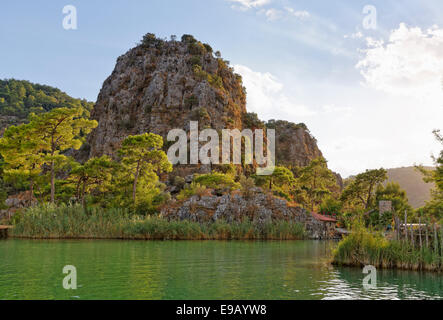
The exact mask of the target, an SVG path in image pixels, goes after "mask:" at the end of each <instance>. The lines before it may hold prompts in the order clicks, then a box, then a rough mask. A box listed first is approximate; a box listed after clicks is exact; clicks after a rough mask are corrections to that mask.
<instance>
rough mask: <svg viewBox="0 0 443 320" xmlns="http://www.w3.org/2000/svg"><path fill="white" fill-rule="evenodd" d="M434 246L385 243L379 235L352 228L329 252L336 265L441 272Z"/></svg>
mask: <svg viewBox="0 0 443 320" xmlns="http://www.w3.org/2000/svg"><path fill="white" fill-rule="evenodd" d="M440 249H441V248H439V245H438V243H436V244H434V245H433V246H429V247H426V246H422V247H421V248H420V247H418V246H417V245H413V244H411V243H410V242H408V241H404V240H387V239H386V238H385V237H384V236H383V235H382V234H380V233H374V232H371V231H369V230H367V229H365V228H356V229H353V230H352V233H351V234H350V235H348V236H346V237H345V238H344V239H343V240H342V241H341V242H339V244H338V246H337V248H336V249H334V251H333V263H334V264H336V265H347V266H365V265H373V266H375V267H379V268H397V269H407V270H428V271H443V257H442V254H441V250H440Z"/></svg>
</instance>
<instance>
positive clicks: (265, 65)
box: [0, 0, 443, 176]
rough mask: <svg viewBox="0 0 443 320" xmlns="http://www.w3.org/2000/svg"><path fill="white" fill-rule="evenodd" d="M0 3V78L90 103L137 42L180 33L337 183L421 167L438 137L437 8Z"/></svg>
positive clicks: (253, 0) (245, 0) (57, 0)
mask: <svg viewBox="0 0 443 320" xmlns="http://www.w3.org/2000/svg"><path fill="white" fill-rule="evenodd" d="M65 5H74V6H75V7H76V8H77V14H78V29H77V30H64V29H63V27H62V21H63V18H64V15H63V13H62V9H63V7H64V6H65ZM366 5H372V6H374V7H375V8H376V10H377V26H376V28H375V29H365V28H364V26H363V20H364V19H365V17H366V16H367V15H365V14H363V8H364V7H365V6H366ZM1 7H2V10H1V19H0V43H1V46H2V47H1V49H2V50H0V78H16V79H26V80H30V81H32V82H37V83H42V84H48V85H52V86H56V87H58V88H60V89H61V90H63V91H65V92H67V93H68V94H70V95H72V96H75V97H79V98H87V99H88V100H91V101H95V100H96V97H97V94H98V92H99V90H100V88H101V85H102V83H103V81H104V80H105V79H106V77H108V76H109V75H110V73H111V72H112V70H113V68H114V65H115V61H116V59H117V57H118V56H120V55H121V54H123V53H125V52H126V51H127V50H128V49H130V48H131V47H133V46H134V45H135V44H136V43H137V42H138V41H139V40H140V39H141V38H142V36H143V34H145V33H147V32H153V33H155V34H157V36H160V37H169V36H170V35H172V34H174V35H177V36H179V37H180V36H181V35H182V34H184V33H189V34H193V35H194V36H195V37H196V38H198V39H199V40H201V41H203V42H207V43H209V44H211V46H212V47H213V48H214V49H216V50H220V51H221V52H222V55H223V57H224V58H225V59H227V60H229V61H230V62H231V64H232V65H233V66H234V67H235V69H236V71H237V72H239V73H241V74H242V75H243V77H244V81H245V85H246V87H247V90H248V109H249V110H251V111H255V112H257V113H258V114H259V115H260V116H261V117H262V118H263V119H270V118H277V119H278V118H282V119H285V120H289V121H294V122H305V123H306V124H307V125H308V127H309V128H310V129H311V132H312V134H313V135H314V136H315V137H316V138H317V139H318V141H319V145H320V147H321V149H322V151H323V153H324V154H325V157H326V158H327V159H328V160H329V165H330V167H331V168H332V169H334V170H337V171H338V172H340V173H342V174H343V175H344V176H347V175H349V174H355V173H358V172H360V171H362V170H364V169H366V168H377V167H381V166H384V167H388V168H389V167H397V166H407V165H412V164H414V163H424V164H430V163H431V161H430V154H431V153H437V152H438V144H437V143H435V142H434V141H433V138H432V134H431V131H432V129H434V128H439V127H440V128H442V129H443V125H442V124H443V121H442V119H443V109H442V102H443V100H441V99H440V98H443V97H442V96H441V95H442V92H443V90H441V86H440V87H438V83H437V82H439V81H440V80H443V78H439V74H441V75H442V76H443V63H440V62H439V60H440V59H439V57H443V30H442V29H440V28H443V23H442V21H443V2H442V1H438V0H414V1H412V0H406V1H404V0H403V1H397V0H384V1H359V0H347V1H344V0H334V1H324V0H321V1H320V0H310V1H302V0H298V1H288V0H181V1H179V0H175V1H173V0H149V1H146V0H145V1H142V0H131V1H117V0H115V1H104V0H96V1H87V0H66V1H64V0H46V1H44V2H37V1H32V2H31V1H22V0H16V1H8V2H6V3H3V4H2V5H1ZM431 28H432V29H431ZM440 31H441V32H440ZM381 40H382V41H383V43H382V42H380V41H381ZM441 60H443V59H441ZM425 62H426V63H425ZM359 63H360V64H359ZM358 64H359V67H357V65H358ZM440 68H441V70H440ZM440 71H441V73H440Z"/></svg>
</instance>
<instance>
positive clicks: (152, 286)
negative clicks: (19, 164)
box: [0, 239, 443, 300]
mask: <svg viewBox="0 0 443 320" xmlns="http://www.w3.org/2000/svg"><path fill="white" fill-rule="evenodd" d="M333 245H334V243H333V242H320V241H286V242H276V241H271V242H243V241H231V242H228V241H182V242H180V241H166V242H157V241H113V240H112V241H31V240H16V239H10V240H3V241H0V299H154V300H157V299H198V300H199V299H442V297H443V276H442V275H439V274H434V273H419V272H410V271H398V270H389V271H388V270H377V285H376V287H375V288H372V289H365V288H364V287H363V278H364V277H365V276H366V275H365V274H363V273H362V270H361V269H359V268H337V267H333V266H331V265H330V264H329V263H328V261H329V259H330V250H331V247H332V246H333ZM66 265H72V266H75V268H76V273H77V274H76V275H77V290H66V289H64V288H63V279H64V277H66V276H67V274H63V268H64V266H66ZM70 275H72V274H70Z"/></svg>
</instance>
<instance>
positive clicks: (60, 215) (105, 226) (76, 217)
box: [12, 205, 305, 240]
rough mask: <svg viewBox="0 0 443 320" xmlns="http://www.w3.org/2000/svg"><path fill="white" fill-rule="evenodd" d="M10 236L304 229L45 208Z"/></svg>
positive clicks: (272, 235)
mask: <svg viewBox="0 0 443 320" xmlns="http://www.w3.org/2000/svg"><path fill="white" fill-rule="evenodd" d="M12 235H13V236H14V237H18V238H33V239H134V240H299V239H303V238H305V229H304V226H303V225H301V224H298V223H292V222H286V221H273V222H267V223H256V222H252V221H244V222H241V223H226V222H224V221H217V222H214V223H206V224H201V223H197V222H191V221H186V220H185V221H168V220H166V219H164V218H161V217H159V216H146V217H142V216H135V215H131V214H129V213H128V212H127V211H126V210H123V209H107V210H103V209H89V210H87V211H86V212H85V211H84V210H83V208H82V207H81V206H65V205H62V206H58V207H57V206H53V205H44V206H40V207H34V208H30V209H28V210H26V211H25V212H23V213H22V214H20V215H18V216H17V217H16V218H15V222H14V229H13V233H12Z"/></svg>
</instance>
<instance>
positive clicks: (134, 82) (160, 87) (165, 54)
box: [77, 36, 322, 176]
mask: <svg viewBox="0 0 443 320" xmlns="http://www.w3.org/2000/svg"><path fill="white" fill-rule="evenodd" d="M251 115H254V114H248V113H247V112H246V93H245V89H244V87H243V84H242V80H241V76H239V75H237V74H235V73H234V72H233V69H232V68H231V67H229V65H228V63H227V62H226V61H224V60H223V59H221V58H220V56H219V55H218V54H216V55H214V54H213V52H212V49H211V48H210V47H209V46H208V45H206V44H202V43H200V42H198V41H197V40H195V39H194V38H193V37H191V36H186V37H183V38H182V41H164V40H160V39H156V38H155V37H151V38H149V39H147V40H144V41H143V42H142V44H140V45H138V46H137V47H135V48H133V49H131V50H129V51H128V52H127V53H126V54H124V55H122V56H121V57H119V58H118V60H117V64H116V66H115V69H114V71H113V72H112V74H111V75H110V76H109V78H108V79H106V81H105V82H104V84H103V87H102V89H101V91H100V94H99V96H98V100H97V103H96V105H95V108H94V110H93V111H92V114H91V116H92V118H93V119H95V120H97V121H98V127H97V128H96V129H94V130H93V131H92V133H91V134H90V135H89V137H88V140H87V144H86V147H85V148H84V150H83V155H80V156H78V157H77V158H79V159H87V158H88V157H96V156H101V155H103V154H107V155H111V156H112V155H115V151H116V150H117V149H118V148H119V147H120V145H121V142H122V140H123V139H124V138H125V137H127V136H128V135H135V134H142V133H145V132H153V133H156V134H159V135H161V136H163V137H164V138H166V136H167V134H168V132H169V130H171V129H176V128H178V129H184V130H185V131H186V132H189V122H190V121H198V122H199V127H200V129H203V128H214V129H218V130H221V129H234V128H236V129H239V130H242V129H244V128H249V129H255V128H258V127H259V126H264V124H263V122H261V121H260V120H258V119H256V118H254V117H256V116H255V115H254V116H253V117H252V118H253V121H252V122H251ZM254 121H255V122H254ZM257 125H258V126H257ZM272 125H273V127H274V128H275V129H276V138H277V141H276V153H277V154H276V158H277V162H278V163H280V164H282V165H298V166H304V165H307V164H308V163H309V162H310V160H312V159H315V158H317V157H319V156H321V155H322V153H321V151H320V150H319V149H318V147H317V143H316V140H315V138H313V137H312V135H311V134H310V133H309V130H308V129H307V128H306V126H305V125H303V124H300V125H296V124H293V123H289V122H286V121H274V122H273V123H272ZM267 126H268V127H272V126H269V123H268V124H267ZM167 146H168V145H167V144H166V146H165V149H166V148H167ZM197 167H198V170H197V168H192V169H191V170H188V169H189V168H187V167H186V166H180V168H178V167H176V168H175V172H178V171H183V172H180V173H179V175H181V176H185V175H188V174H191V173H193V172H199V173H202V172H203V171H205V170H206V171H207V168H205V166H197Z"/></svg>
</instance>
